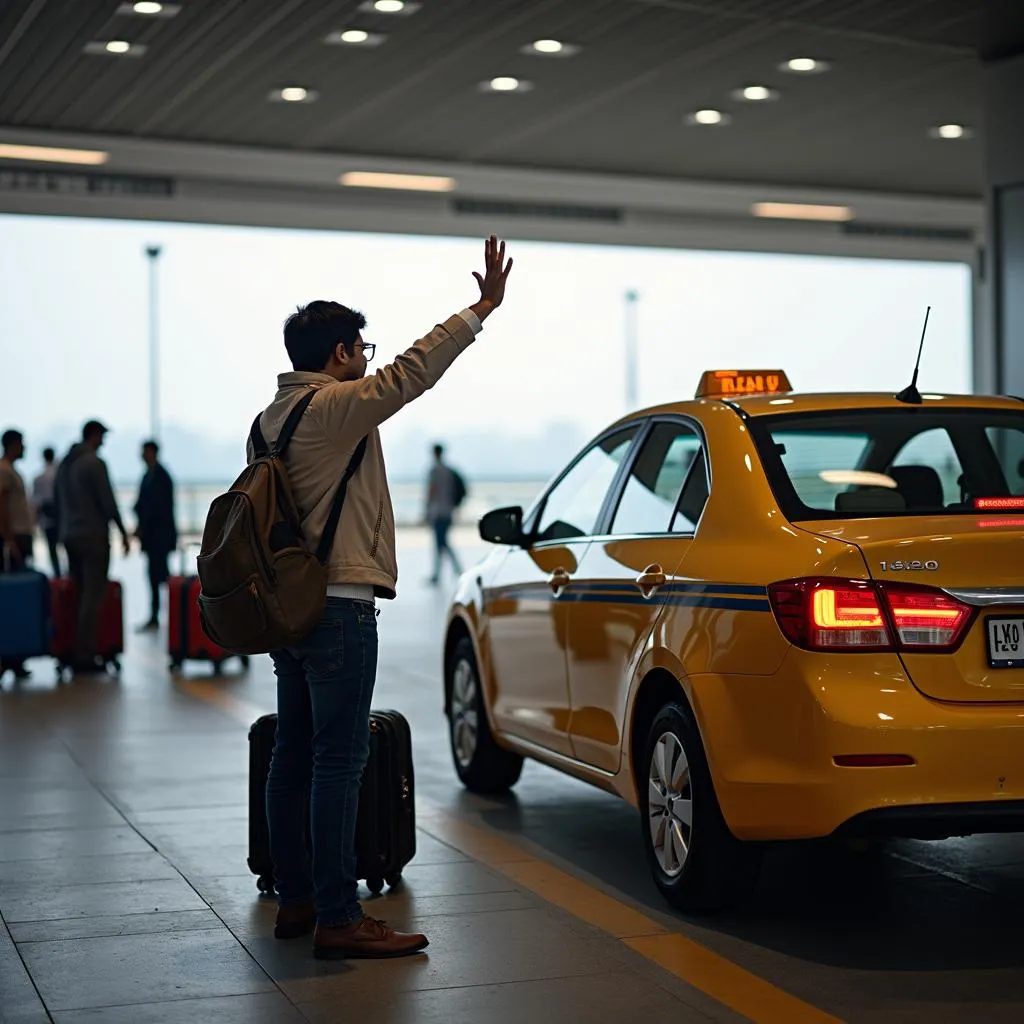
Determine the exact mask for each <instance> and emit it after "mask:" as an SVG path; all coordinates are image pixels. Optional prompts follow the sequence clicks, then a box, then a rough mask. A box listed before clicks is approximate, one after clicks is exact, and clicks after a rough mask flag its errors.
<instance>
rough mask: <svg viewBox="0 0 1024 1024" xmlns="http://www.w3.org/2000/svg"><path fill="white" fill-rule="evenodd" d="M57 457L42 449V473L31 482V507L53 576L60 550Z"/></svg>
mask: <svg viewBox="0 0 1024 1024" xmlns="http://www.w3.org/2000/svg"><path fill="white" fill-rule="evenodd" d="M56 485H57V456H56V453H55V452H54V450H53V449H52V448H44V449H43V471H42V473H40V474H39V476H37V477H36V478H35V480H33V481H32V505H33V506H34V507H35V510H36V520H37V521H38V523H39V528H40V530H42V532H43V536H44V537H45V538H46V546H47V547H48V548H49V549H50V566H51V567H52V569H53V575H54V576H59V575H60V574H61V572H60V550H59V548H58V541H59V537H58V528H57V502H56Z"/></svg>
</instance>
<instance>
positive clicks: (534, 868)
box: [177, 679, 842, 1024]
mask: <svg viewBox="0 0 1024 1024" xmlns="http://www.w3.org/2000/svg"><path fill="white" fill-rule="evenodd" d="M177 685H178V687H179V689H181V690H182V691H183V692H184V693H187V694H189V695H190V696H192V697H196V698H197V699H198V700H201V701H204V702H205V703H207V704H210V705H213V706H214V707H217V708H219V709H220V710H221V711H224V712H225V713H227V714H228V715H230V716H231V717H232V718H234V719H236V720H237V721H238V722H240V723H242V724H243V725H247V726H248V725H250V724H251V723H252V722H254V721H255V720H256V719H257V718H259V716H260V715H263V714H266V708H262V707H259V706H257V705H256V704H252V703H250V702H249V701H246V700H241V699H240V698H238V697H234V696H232V695H231V694H229V693H225V692H224V690H223V689H222V688H221V687H220V686H218V685H217V684H216V683H209V682H203V681H200V680H194V679H186V680H181V681H180V682H179V683H178V684H177ZM416 803H417V812H418V813H417V825H418V827H419V828H421V829H422V830H423V831H424V832H426V833H427V834H428V835H431V836H433V837H434V838H435V839H438V840H440V841H441V842H442V843H446V844H447V845H448V846H451V847H453V848H454V849H456V850H459V851H460V852H461V853H464V854H466V856H467V857H470V858H472V859H473V860H475V861H478V862H479V863H481V864H484V865H486V866H487V867H489V868H492V869H493V870H495V871H498V872H499V873H501V874H503V875H505V876H506V877H507V878H509V879H511V880H512V881H513V882H515V883H516V884H517V885H519V886H521V887H522V888H524V889H527V890H529V891H530V892H532V893H534V894H536V895H537V896H540V897H541V899H543V900H546V901H547V902H548V903H551V904H554V906H556V907H561V908H562V909H563V910H565V911H567V912H568V913H570V914H572V915H573V917H576V918H578V919H579V920H581V921H586V922H587V923H588V924H590V925H593V926H594V927H595V928H598V929H600V930H601V931H603V932H605V934H607V935H611V936H613V937H614V938H616V939H618V940H619V941H621V942H622V943H624V944H625V945H626V946H627V947H628V948H629V949H631V950H633V951H634V952H635V953H638V954H639V955H640V956H642V957H644V958H645V959H647V960H650V961H651V962H652V963H654V964H657V965H658V966H659V967H661V968H662V969H663V970H665V971H668V972H669V974H672V975H674V976H675V977H677V978H680V979H681V980H682V981H685V982H686V983H687V984H688V985H691V986H692V987H693V988H695V989H698V990H699V991H701V992H703V993H704V994H705V995H708V996H710V997H711V998H712V999H714V1000H716V1001H717V1002H719V1003H721V1004H722V1005H723V1006H727V1007H728V1008H729V1009H730V1010H734V1011H735V1012H736V1013H739V1014H741V1015H742V1016H744V1017H746V1018H747V1019H748V1020H751V1021H753V1022H754V1024H842V1021H840V1020H839V1019H838V1018H836V1017H832V1016H830V1015H829V1014H827V1013H824V1012H823V1011H822V1010H819V1009H817V1008H816V1007H814V1006H811V1005H810V1004H809V1003H805V1002H804V1001H803V1000H802V999H798V998H797V997H796V996H793V995H790V994H789V993H788V992H784V991H783V990H782V989H780V988H777V987H776V986H775V985H773V984H771V982H768V981H765V980H764V978H759V977H758V976H757V975H756V974H752V973H751V972H750V971H748V970H745V969H744V968H742V967H740V966H739V965H738V964H735V963H733V962H732V961H731V960H728V959H727V958H726V957H723V956H719V954H718V953H715V952H713V951H712V950H710V949H708V947H707V946H703V945H701V944H700V943H699V942H695V941H694V940H693V939H690V938H688V937H687V936H685V935H681V934H679V933H678V932H671V931H669V930H668V929H667V928H665V927H664V926H663V925H661V924H659V923H658V922H657V921H655V920H653V919H652V918H649V917H647V915H646V914H643V913H641V912H640V911H639V910H636V909H635V908H634V907H631V906H629V905H628V904H627V903H624V902H623V901H621V900H617V899H615V898H614V897H612V896H609V895H608V894H607V893H605V892H602V891H601V890H600V889H598V888H596V887H595V886H592V885H589V884H587V883H586V882H583V881H581V880H580V879H578V878H576V877H575V876H574V875H570V874H568V872H565V871H562V870H561V868H558V867H555V865H553V864H549V863H548V862H547V861H544V860H541V859H540V858H538V857H535V856H534V855H533V854H531V853H529V852H528V851H527V850H525V849H524V848H523V847H521V846H519V845H518V844H517V843H514V842H511V841H510V840H508V839H505V838H504V837H503V836H501V835H500V834H498V833H497V832H496V831H495V830H494V829H490V828H487V827H486V826H483V825H475V824H473V823H471V822H469V821H467V820H466V818H465V817H464V816H463V815H462V814H459V813H457V812H455V811H451V810H448V809H446V808H444V807H442V806H441V805H440V804H437V803H435V802H434V801H432V800H430V799H428V798H425V797H422V796H418V797H417V798H416Z"/></svg>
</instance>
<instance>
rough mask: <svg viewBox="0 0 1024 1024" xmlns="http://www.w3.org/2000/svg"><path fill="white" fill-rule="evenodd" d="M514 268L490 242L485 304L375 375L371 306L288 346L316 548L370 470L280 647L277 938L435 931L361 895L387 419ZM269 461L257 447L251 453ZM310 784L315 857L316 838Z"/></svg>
mask: <svg viewBox="0 0 1024 1024" xmlns="http://www.w3.org/2000/svg"><path fill="white" fill-rule="evenodd" d="M511 268H512V261H511V260H508V261H507V262H506V260H505V243H504V242H501V243H500V244H499V242H498V240H497V239H496V238H495V237H493V236H492V237H491V238H489V239H488V240H487V241H486V242H485V244H484V271H483V273H482V274H480V273H474V275H473V276H474V277H475V278H476V280H477V283H478V284H479V286H480V298H479V300H478V301H476V302H475V303H473V304H472V305H471V306H469V307H468V308H467V309H465V310H463V311H462V312H461V313H458V314H456V315H455V316H452V317H449V319H448V320H446V321H445V322H444V323H443V324H438V325H437V326H436V327H434V329H433V330H432V331H431V332H430V333H429V334H427V335H426V336H425V337H423V338H421V339H420V340H419V341H417V342H416V343H415V344H414V345H413V346H412V348H410V349H409V350H408V351H406V352H404V353H403V354H402V355H400V356H398V357H397V358H396V359H395V361H394V362H393V363H392V364H391V365H390V366H385V367H383V368H382V369H380V370H379V371H378V372H377V373H376V374H374V375H373V376H371V377H367V376H366V366H367V362H368V361H369V360H370V359H371V358H372V357H373V352H374V345H373V343H371V342H365V341H364V340H363V336H362V333H361V332H362V330H363V328H364V327H365V326H366V320H365V318H364V317H363V315H362V314H361V313H358V312H356V311H355V310H352V309H349V308H347V307H345V306H342V305H340V304H339V303H337V302H326V301H316V302H311V303H310V304H309V305H307V306H304V307H302V308H300V309H299V310H298V311H297V312H296V313H294V314H293V315H292V316H290V317H289V318H288V320H287V322H286V323H285V327H284V342H285V348H286V349H287V351H288V355H289V358H290V359H291V363H292V366H293V368H294V369H293V372H291V373H283V374H281V375H280V376H279V377H278V391H277V396H276V398H275V399H274V401H273V402H272V403H271V405H270V406H269V407H268V408H267V409H266V411H265V412H264V413H263V414H262V416H261V417H260V418H259V421H258V428H259V432H260V433H261V434H262V438H263V439H264V440H265V442H266V443H267V444H268V445H271V446H273V445H274V444H275V441H276V439H277V437H278V435H279V433H280V432H281V430H282V427H283V426H284V424H285V421H286V419H287V418H288V416H289V414H290V413H291V412H292V410H293V409H294V408H295V407H296V405H297V403H298V402H300V401H301V400H302V399H303V397H304V396H307V395H309V394H310V393H311V392H312V393H313V397H312V400H311V401H310V403H309V405H308V407H307V408H306V410H305V412H304V413H303V414H302V416H301V418H300V419H299V420H298V424H297V426H295V429H294V433H293V434H292V436H291V441H290V444H289V446H288V448H287V455H286V458H285V461H286V464H287V467H288V478H289V480H290V484H291V489H292V491H293V496H294V499H295V504H296V505H297V507H298V508H299V509H302V510H303V513H304V519H303V522H302V527H303V531H304V533H305V534H306V536H307V537H308V538H311V539H312V542H313V544H314V545H315V543H316V540H317V539H318V538H319V537H320V536H321V535H322V534H323V532H324V529H325V527H326V524H327V520H328V516H329V513H330V509H331V506H332V503H333V500H334V497H335V494H336V493H337V490H338V484H339V481H340V480H341V479H342V476H343V474H345V472H346V469H347V468H351V466H352V465H353V464H356V465H358V469H356V470H355V472H354V474H353V475H352V477H351V481H350V484H349V487H348V492H347V497H346V500H345V504H344V505H343V506H342V511H341V519H340V523H339V525H338V528H337V532H336V533H335V535H334V539H333V542H332V546H331V548H330V553H329V557H328V559H327V562H326V564H327V582H328V588H327V601H326V607H325V609H324V612H323V615H322V618H321V619H320V622H319V624H318V625H316V626H315V627H314V628H313V630H312V631H311V632H310V633H309V634H308V635H306V636H305V637H303V638H302V639H301V640H300V641H299V642H297V643H295V644H294V645H292V646H289V647H286V648H283V649H281V650H275V651H271V657H272V658H273V662H274V671H275V672H276V674H277V679H278V683H277V706H278V725H277V737H276V742H275V746H274V753H273V759H272V762H271V767H270V775H269V779H268V782H267V818H268V822H269V826H270V849H271V856H272V859H273V863H274V874H275V879H276V883H277V889H278V894H279V901H280V905H279V909H278V915H277V925H276V928H275V933H274V934H275V935H276V936H277V937H278V938H293V937H297V936H299V935H304V934H308V932H310V931H312V930H313V929H314V927H315V935H314V939H313V949H314V955H315V956H317V957H319V958H324V959H335V958H341V957H394V956H404V955H407V954H409V953H415V952H418V951H419V950H421V949H423V948H424V947H425V946H426V945H427V939H426V937H425V936H424V935H420V934H403V933H401V932H396V931H395V930H394V929H393V928H390V927H388V926H387V925H386V924H384V923H383V922H381V921H376V920H374V919H373V918H370V917H367V916H365V915H364V914H363V911H362V908H361V907H360V905H359V901H358V899H357V898H356V890H357V879H356V848H355V840H356V836H355V828H356V811H357V808H358V803H359V784H360V778H361V774H362V771H363V766H364V764H365V763H366V758H367V754H368V751H369V742H370V732H369V716H370V702H371V698H372V696H373V686H374V681H375V676H376V668H377V619H376V609H375V607H374V602H375V599H376V598H378V597H381V598H393V597H394V596H395V587H396V582H397V577H398V567H397V563H396V558H395V527H394V514H393V511H392V508H391V500H390V498H389V494H388V486H387V478H386V471H385V467H384V457H383V454H382V451H381V441H380V435H379V432H378V429H377V428H378V427H379V425H380V424H381V423H383V422H384V421H385V420H387V419H388V418H389V417H391V416H393V415H395V413H397V412H398V411H399V410H400V409H401V408H402V407H403V406H404V405H405V404H406V403H408V402H411V401H412V400H414V399H416V398H419V396H420V395H422V394H423V393H424V392H425V391H427V390H428V389H430V388H432V387H433V386H434V385H435V384H437V383H438V381H439V380H440V379H441V376H442V375H443V374H444V372H445V371H446V370H447V369H448V367H449V366H451V364H452V363H453V362H454V361H455V359H456V358H457V357H458V356H459V355H460V354H461V353H462V352H464V351H465V350H466V349H467V348H468V347H469V346H470V344H471V343H472V342H473V340H474V338H475V337H476V335H477V334H479V333H480V330H481V324H482V322H483V321H484V320H485V319H486V318H487V317H488V316H489V315H490V314H491V313H492V312H493V311H494V310H495V309H497V307H498V306H500V305H501V302H502V299H503V298H504V296H505V282H506V280H507V278H508V274H509V271H510V270H511ZM364 439H365V446H362V447H361V442H363V440H364ZM250 441H251V439H250ZM357 450H358V451H359V453H361V454H362V456H363V457H362V459H361V461H360V459H359V457H358V455H357ZM256 455H257V453H256V451H255V449H254V447H253V445H252V443H250V447H249V460H250V462H252V461H253V460H254V459H255V458H256ZM353 456H356V458H355V459H354V458H353ZM204 585H205V584H204ZM311 780H312V791H311V807H310V816H311V825H312V841H313V851H312V853H313V855H312V863H310V858H309V853H308V851H307V847H306V842H305V836H306V804H305V794H306V793H307V792H309V787H310V781H311Z"/></svg>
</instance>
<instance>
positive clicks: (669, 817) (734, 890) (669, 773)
mask: <svg viewBox="0 0 1024 1024" xmlns="http://www.w3.org/2000/svg"><path fill="white" fill-rule="evenodd" d="M643 771H644V774H643V776H642V777H641V779H640V780H639V781H640V784H641V785H640V791H641V799H640V817H641V821H640V824H641V828H642V830H643V838H644V846H645V848H646V850H647V860H648V863H649V864H650V867H651V871H652V873H653V875H654V880H655V882H656V883H657V885H658V888H659V889H660V890H661V892H662V895H663V896H664V897H665V899H667V900H668V902H669V903H671V904H672V905H673V906H674V907H677V908H678V909H680V910H684V911H689V912H704V913H707V912H710V911H715V910H721V909H724V908H726V907H729V906H732V905H734V904H736V903H737V902H739V901H741V900H742V899H743V898H744V897H746V896H747V895H749V893H750V891H751V890H752V889H753V887H754V884H755V883H756V880H757V874H758V868H759V864H760V856H759V851H758V849H757V847H755V846H752V845H751V844H748V843H741V842H740V841H739V840H738V839H736V838H735V837H734V836H733V834H732V833H731V832H730V831H729V828H728V826H727V825H726V823H725V819H724V818H723V817H722V812H721V809H720V808H719V806H718V799H717V797H716V796H715V789H714V785H713V784H712V781H711V772H710V770H709V768H708V762H707V757H706V756H705V754H704V746H703V744H702V743H701V739H700V733H699V731H698V729H697V725H696V722H695V721H694V719H693V715H692V713H691V711H690V709H689V708H688V707H686V706H685V705H684V704H681V703H677V702H672V703H669V704H666V705H665V706H664V707H663V708H662V709H661V711H660V712H659V713H658V715H657V717H656V718H655V719H654V723H653V724H652V726H651V729H650V732H649V733H648V738H647V746H646V748H645V751H644V759H643Z"/></svg>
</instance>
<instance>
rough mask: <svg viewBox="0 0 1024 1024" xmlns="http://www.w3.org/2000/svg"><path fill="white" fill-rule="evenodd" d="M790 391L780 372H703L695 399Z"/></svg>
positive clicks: (773, 393)
mask: <svg viewBox="0 0 1024 1024" xmlns="http://www.w3.org/2000/svg"><path fill="white" fill-rule="evenodd" d="M792 390H793V389H792V387H791V386H790V383H789V378H788V377H787V376H786V375H785V373H783V372H782V370H705V372H704V374H703V375H702V376H701V378H700V384H699V385H698V387H697V398H728V397H730V396H732V395H777V394H782V393H784V392H787V391H792Z"/></svg>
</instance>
